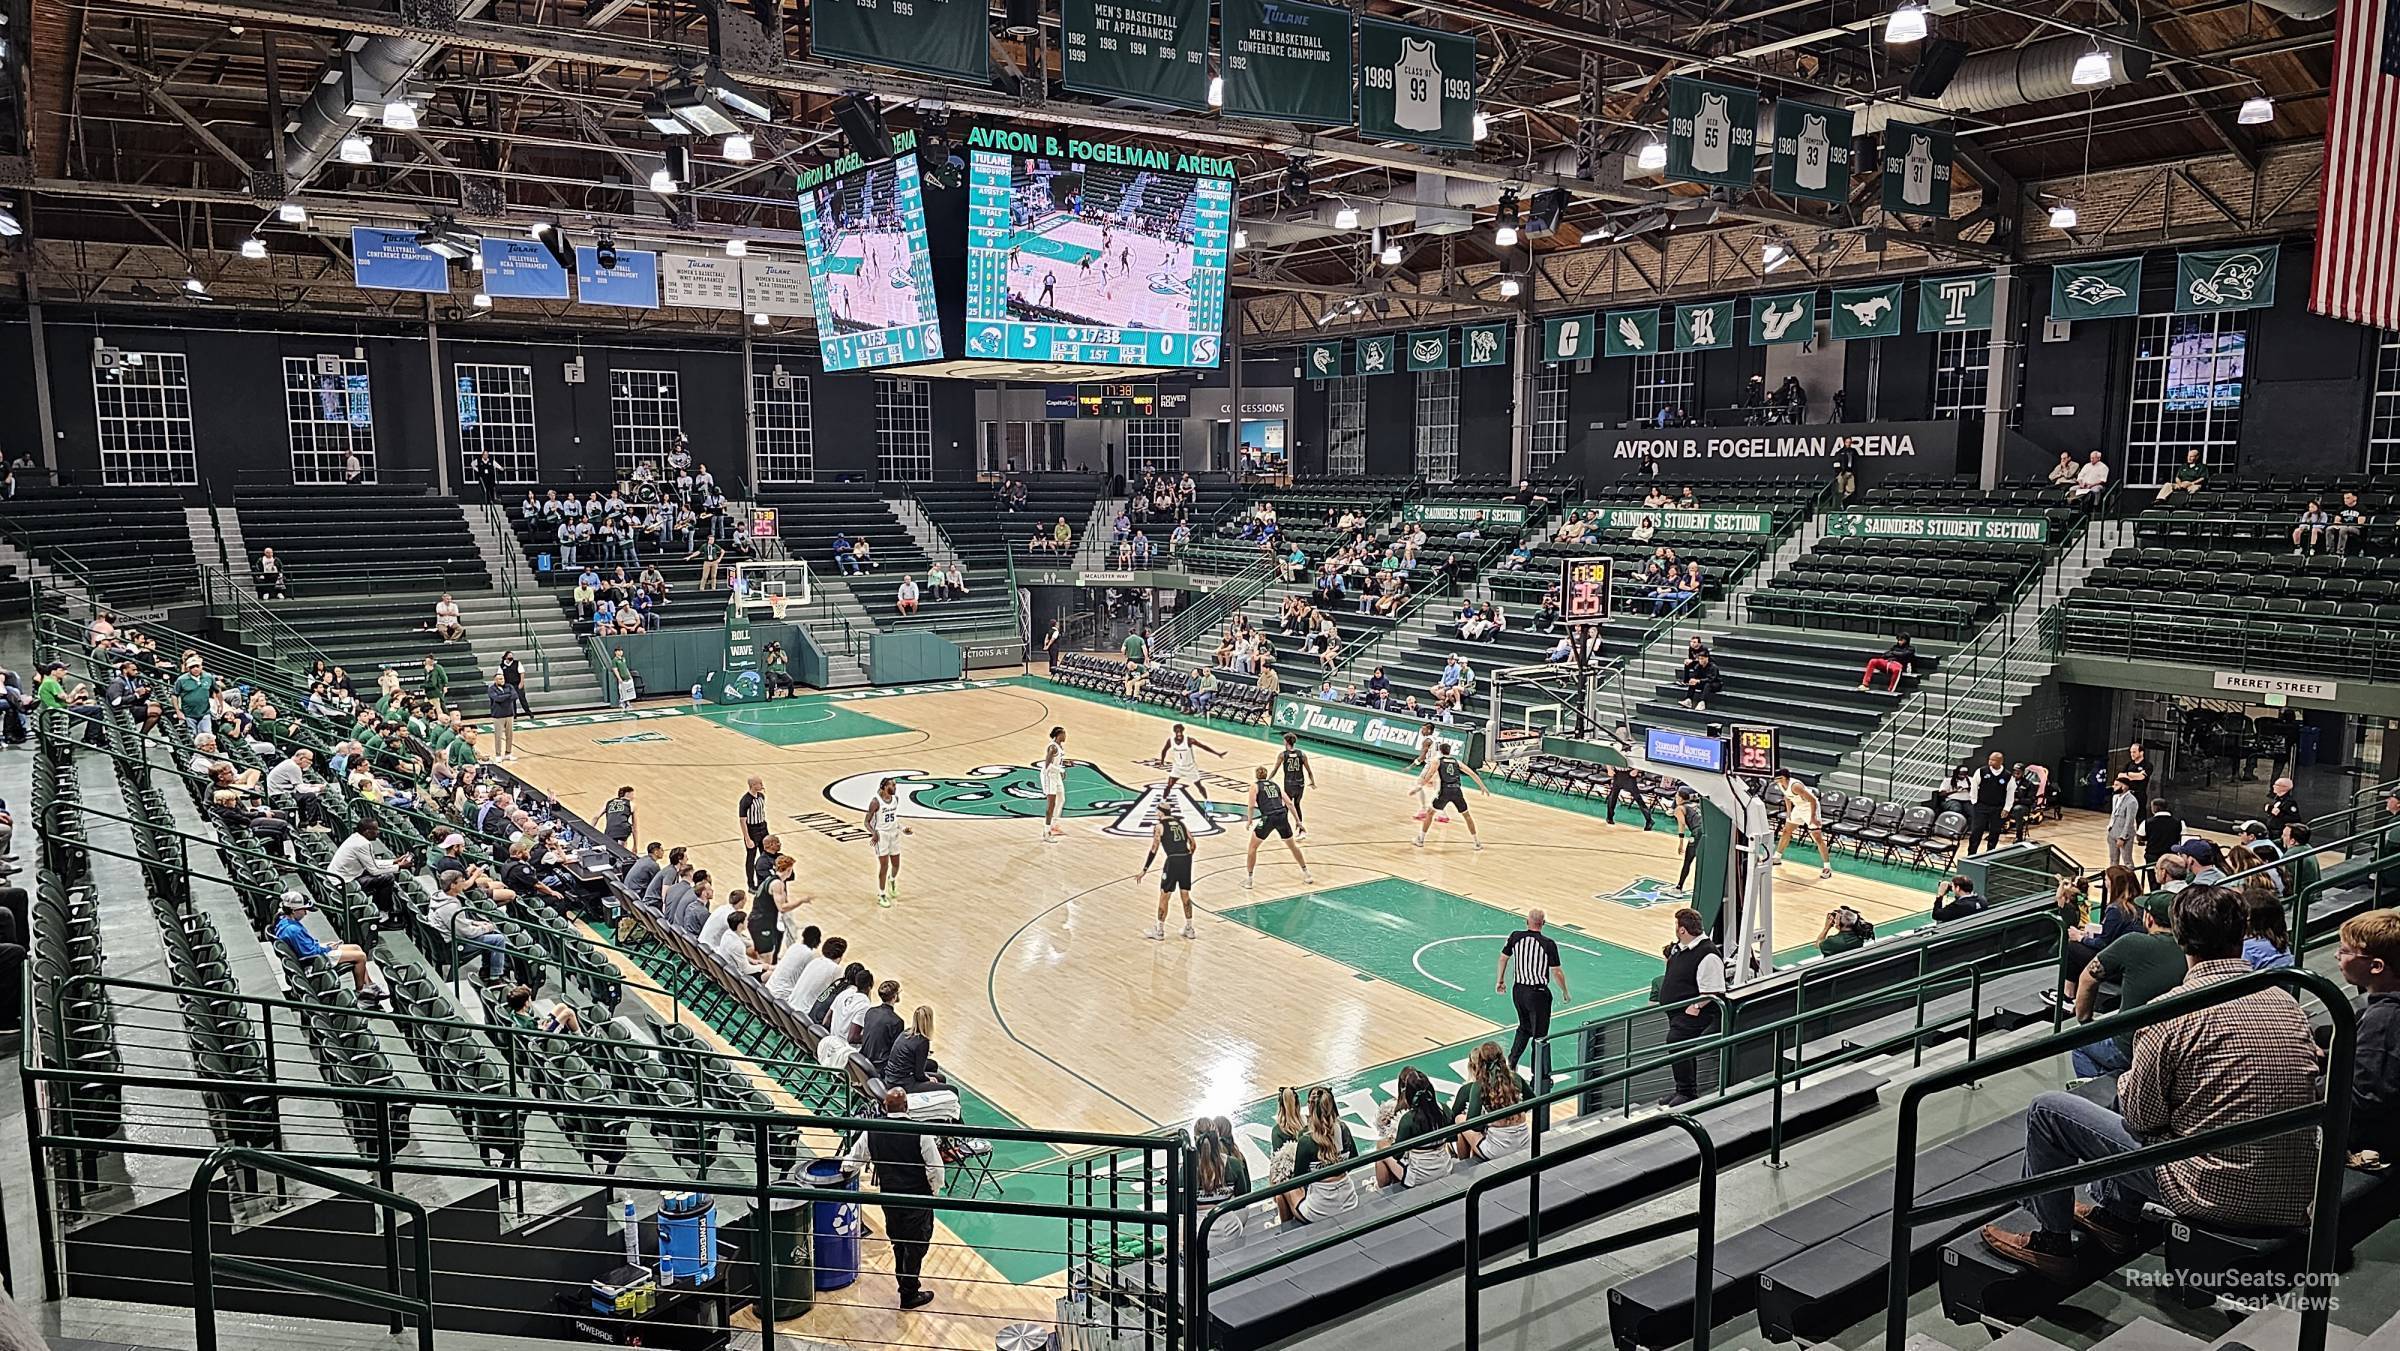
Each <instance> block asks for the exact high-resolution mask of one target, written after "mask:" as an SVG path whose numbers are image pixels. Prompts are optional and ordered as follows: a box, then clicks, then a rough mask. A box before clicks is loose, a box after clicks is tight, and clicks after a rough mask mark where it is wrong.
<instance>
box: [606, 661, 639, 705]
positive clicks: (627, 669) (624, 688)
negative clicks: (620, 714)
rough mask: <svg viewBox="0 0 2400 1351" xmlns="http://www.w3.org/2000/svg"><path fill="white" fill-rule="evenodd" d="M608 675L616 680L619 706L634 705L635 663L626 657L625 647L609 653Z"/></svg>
mask: <svg viewBox="0 0 2400 1351" xmlns="http://www.w3.org/2000/svg"><path fill="white" fill-rule="evenodd" d="M608 676H609V679H611V680H613V681H615V682H616V686H617V690H616V693H617V707H619V708H631V707H633V700H634V694H635V691H634V688H633V663H632V662H630V661H627V660H626V659H625V649H624V648H621V647H620V648H617V649H616V650H615V651H613V652H611V653H610V654H609V658H608Z"/></svg>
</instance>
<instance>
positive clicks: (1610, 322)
mask: <svg viewBox="0 0 2400 1351" xmlns="http://www.w3.org/2000/svg"><path fill="white" fill-rule="evenodd" d="M1600 353H1601V355H1602V356H1612V357H1647V356H1656V355H1658V307H1657V306H1652V307H1650V308H1649V309H1645V310H1610V311H1609V312H1608V313H1607V314H1606V315H1604V316H1603V317H1602V318H1601V320H1600Z"/></svg>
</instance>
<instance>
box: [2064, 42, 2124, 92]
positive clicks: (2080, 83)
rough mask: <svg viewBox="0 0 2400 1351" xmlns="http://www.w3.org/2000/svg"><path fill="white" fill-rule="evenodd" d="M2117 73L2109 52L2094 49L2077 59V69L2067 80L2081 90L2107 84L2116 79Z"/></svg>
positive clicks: (2097, 48)
mask: <svg viewBox="0 0 2400 1351" xmlns="http://www.w3.org/2000/svg"><path fill="white" fill-rule="evenodd" d="M2115 73H2116V68H2115V67H2114V66H2113V65H2112V64H2111V63H2110V61H2109V58H2108V52H2107V51H2106V50H2104V49H2102V48H2099V47H2094V48H2092V49H2091V50H2090V51H2088V52H2085V53H2084V54H2083V55H2081V56H2078V57H2076V58H2075V69H2074V71H2073V73H2072V74H2070V75H2069V76H2068V77H2067V78H2068V79H2070V80H2072V81H2073V82H2074V83H2075V86H2076V87H2077V88H2079V89H2081V88H2088V87H2090V86H2092V85H2096V84H2107V83H2108V82H2109V80H2110V79H2112V78H2114V76H2115Z"/></svg>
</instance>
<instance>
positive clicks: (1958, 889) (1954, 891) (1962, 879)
mask: <svg viewBox="0 0 2400 1351" xmlns="http://www.w3.org/2000/svg"><path fill="white" fill-rule="evenodd" d="M1985 908H1986V906H1985V902H1984V899H1983V897H1982V896H1980V895H1978V894H1976V891H1975V879H1974V878H1972V877H1969V876H1967V875H1966V874H1964V873H1960V874H1959V875H1958V876H1956V877H1953V878H1951V879H1950V880H1949V881H1947V882H1944V883H1942V887H1941V890H1939V891H1936V892H1935V893H1933V922H1934V923H1936V924H1947V923H1949V922H1950V921H1951V920H1954V919H1965V918H1966V917H1967V916H1969V915H1980V914H1982V913H1983V912H1984V910H1985Z"/></svg>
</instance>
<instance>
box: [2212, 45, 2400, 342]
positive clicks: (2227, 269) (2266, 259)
mask: <svg viewBox="0 0 2400 1351" xmlns="http://www.w3.org/2000/svg"><path fill="white" fill-rule="evenodd" d="M2394 31H2396V32H2400V29H2395V30H2394ZM2276 261H2277V249H2276V246H2275V245H2273V244H2260V245H2257V246H2256V247H2253V248H2247V249H2196V250H2194V251H2192V252H2190V253H2179V254H2176V255H2175V311H2176V313H2178V314H2198V313H2203V312H2205V311H2209V310H2258V309H2265V308H2266V307H2267V306H2269V305H2272V304H2274V303H2275V264H2276Z"/></svg>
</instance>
